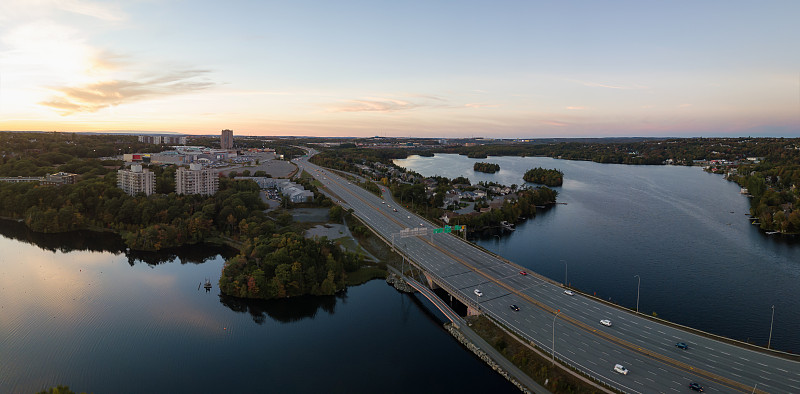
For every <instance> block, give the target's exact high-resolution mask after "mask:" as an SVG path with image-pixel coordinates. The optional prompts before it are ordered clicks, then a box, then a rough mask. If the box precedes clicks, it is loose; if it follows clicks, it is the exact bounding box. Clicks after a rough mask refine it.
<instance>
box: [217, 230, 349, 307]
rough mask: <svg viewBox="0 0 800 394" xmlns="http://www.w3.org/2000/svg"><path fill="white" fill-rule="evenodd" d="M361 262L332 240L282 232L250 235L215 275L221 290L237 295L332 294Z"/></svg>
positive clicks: (262, 296)
mask: <svg viewBox="0 0 800 394" xmlns="http://www.w3.org/2000/svg"><path fill="white" fill-rule="evenodd" d="M362 263H363V261H362V258H361V257H360V256H359V255H356V254H354V253H349V252H344V251H342V250H341V248H340V247H339V246H338V245H336V244H334V243H333V242H331V241H329V240H327V239H325V238H323V239H307V238H304V237H303V236H302V235H300V234H296V233H284V234H273V235H272V236H261V237H256V238H254V239H253V243H251V244H248V245H247V246H246V247H245V249H244V250H243V251H242V253H240V254H239V255H238V256H236V257H234V258H232V259H230V260H228V261H226V262H225V266H224V268H223V269H222V275H221V276H220V279H219V286H220V289H221V290H222V292H223V293H224V294H227V295H232V296H236V297H241V298H262V299H273V298H284V297H293V296H298V295H303V294H312V295H332V294H334V293H335V292H336V291H338V290H341V289H343V288H344V287H345V279H346V278H347V272H352V271H355V270H357V269H358V268H359V267H360V266H361V264H362Z"/></svg>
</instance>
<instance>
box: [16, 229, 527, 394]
mask: <svg viewBox="0 0 800 394" xmlns="http://www.w3.org/2000/svg"><path fill="white" fill-rule="evenodd" d="M225 253H229V252H227V251H225V250H219V249H214V248H204V247H192V248H187V249H181V250H178V251H175V252H173V253H144V254H131V253H128V252H126V251H125V249H124V245H122V244H121V242H120V241H119V239H118V238H117V237H115V236H113V235H103V234H96V233H71V234H67V235H44V234H35V233H30V232H28V231H27V230H26V229H25V227H24V226H22V225H20V224H18V223H16V222H9V221H0V393H32V392H36V391H39V390H43V389H45V388H47V387H50V386H55V385H57V384H66V385H69V386H70V387H71V388H72V389H73V390H75V391H86V392H93V393H96V394H101V393H184V392H186V393H188V392H193V393H195V392H202V393H243V392H280V393H284V392H324V393H336V392H339V393H354V392H369V393H372V392H417V391H420V390H421V391H426V392H454V391H461V392H476V391H485V392H493V393H494V392H513V391H514V390H513V386H511V385H510V384H509V383H507V382H506V381H505V380H504V379H502V378H501V377H500V376H499V375H498V374H497V373H495V372H493V371H491V370H490V369H489V368H487V367H486V366H485V365H484V364H483V363H482V362H481V361H480V360H478V359H477V358H476V357H474V356H473V355H472V354H471V353H469V352H467V351H466V350H464V349H463V348H462V347H461V345H459V344H458V343H457V342H456V341H455V340H454V339H453V338H452V337H451V336H450V335H449V334H448V333H447V332H446V331H444V329H443V328H442V323H443V320H442V318H441V317H440V316H439V315H437V314H433V313H431V312H429V307H428V305H427V304H424V303H423V302H422V301H420V300H419V299H418V298H417V296H408V295H405V294H400V293H398V292H397V291H395V290H394V289H393V288H391V287H389V286H387V285H386V284H385V282H383V281H379V280H376V281H371V282H368V283H367V284H364V285H361V286H357V287H352V288H349V289H348V290H347V291H346V292H344V293H342V294H340V295H338V296H335V297H304V298H297V299H288V300H281V301H271V302H246V301H243V300H238V299H234V298H228V297H222V296H220V294H219V291H218V289H217V285H216V283H217V281H218V279H219V274H220V270H221V269H222V264H223V262H224V259H223V257H222V256H221V254H225ZM206 278H209V279H211V281H212V283H214V287H213V289H212V290H211V291H210V292H206V291H205V290H204V289H202V288H198V285H199V284H200V283H201V282H203V281H204V280H205V279H206ZM425 302H427V301H425Z"/></svg>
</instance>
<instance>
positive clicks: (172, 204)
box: [0, 174, 265, 250]
mask: <svg viewBox="0 0 800 394" xmlns="http://www.w3.org/2000/svg"><path fill="white" fill-rule="evenodd" d="M263 209H265V206H264V204H263V202H261V199H260V198H259V189H258V185H256V184H255V183H254V182H252V181H234V180H230V179H226V178H221V179H220V191H219V192H218V193H217V194H215V195H214V196H211V197H205V196H199V195H185V196H184V195H177V194H175V193H169V194H155V195H152V196H149V197H148V196H141V195H140V196H136V197H132V196H129V195H127V194H125V193H123V192H122V190H120V189H119V188H117V186H116V176H115V174H109V175H108V176H106V177H105V178H93V179H88V180H83V181H80V182H78V183H76V184H74V185H63V186H60V187H55V186H40V185H38V184H36V183H31V182H25V183H0V216H4V217H10V218H18V219H23V220H24V221H25V224H26V225H27V226H28V227H29V228H31V229H32V230H34V231H39V232H46V233H55V232H64V231H72V230H78V229H108V230H114V231H117V232H119V233H120V234H122V236H123V238H124V239H125V241H126V243H127V244H128V246H129V247H130V248H132V249H140V250H159V249H163V248H167V247H173V246H179V245H183V244H192V243H197V242H201V241H203V240H204V239H205V238H206V237H208V236H210V235H211V234H212V233H213V232H220V233H222V234H224V235H230V236H237V237H238V236H239V235H240V234H241V233H242V231H241V230H242V229H243V228H247V227H248V223H251V222H252V223H255V222H257V223H262V222H263V219H264V218H263V216H264V215H263V213H262V210H263Z"/></svg>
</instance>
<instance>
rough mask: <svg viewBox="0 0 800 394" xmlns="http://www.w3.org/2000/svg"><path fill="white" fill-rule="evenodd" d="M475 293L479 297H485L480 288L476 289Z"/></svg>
mask: <svg viewBox="0 0 800 394" xmlns="http://www.w3.org/2000/svg"><path fill="white" fill-rule="evenodd" d="M475 295H476V296H478V297H483V292H482V291H480V290H478V289H475Z"/></svg>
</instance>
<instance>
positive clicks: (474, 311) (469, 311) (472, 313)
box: [467, 305, 481, 316]
mask: <svg viewBox="0 0 800 394" xmlns="http://www.w3.org/2000/svg"><path fill="white" fill-rule="evenodd" d="M480 314H481V311H479V310H477V309H475V308H473V307H471V306H469V305H467V316H478V315H480Z"/></svg>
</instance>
